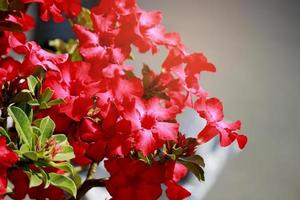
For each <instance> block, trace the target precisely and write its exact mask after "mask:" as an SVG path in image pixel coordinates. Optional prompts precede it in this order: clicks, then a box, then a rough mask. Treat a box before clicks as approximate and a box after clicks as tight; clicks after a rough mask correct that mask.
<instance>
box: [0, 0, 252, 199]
mask: <svg viewBox="0 0 300 200" xmlns="http://www.w3.org/2000/svg"><path fill="white" fill-rule="evenodd" d="M31 3H37V4H38V5H39V8H40V18H41V19H42V20H43V21H48V20H49V19H50V17H53V19H54V21H55V22H57V23H59V22H62V21H64V20H65V19H66V18H67V19H68V20H69V22H70V26H72V29H73V31H74V33H75V34H76V39H75V40H74V39H70V40H69V41H62V40H59V39H56V40H53V41H50V43H49V44H50V46H52V47H53V49H55V50H56V52H53V51H50V50H45V49H43V48H42V47H41V46H40V45H39V44H37V43H36V42H35V41H27V39H26V36H25V34H24V32H25V31H27V30H30V29H32V28H34V26H35V23H34V19H33V18H32V17H31V16H30V15H28V14H26V8H27V7H28V5H29V4H31ZM161 20H162V16H161V13H160V12H159V11H150V12H148V11H145V10H142V9H141V8H140V7H139V6H138V5H137V3H136V1H135V0H101V1H100V3H99V4H98V5H96V6H95V7H93V8H92V9H90V10H89V9H86V8H83V7H82V6H81V5H80V1H79V0H75V1H72V2H71V1H66V0H11V1H6V0H0V45H1V49H0V109H1V128H0V134H1V135H2V136H1V137H0V171H1V175H0V199H1V198H4V197H5V196H6V195H9V196H10V197H11V198H13V199H23V198H24V197H25V196H26V195H29V196H30V197H31V198H33V199H47V198H49V199H65V198H68V194H69V195H71V196H74V197H73V198H76V199H79V198H81V197H82V196H83V195H84V194H85V192H86V191H87V190H88V189H90V188H92V187H93V186H99V185H101V186H104V187H106V189H107V191H108V192H109V193H110V195H111V197H112V199H117V200H128V199H142V198H146V199H149V200H152V199H153V200H155V199H158V198H159V197H160V196H161V195H162V193H163V192H165V193H166V196H167V197H168V198H169V199H170V200H180V199H186V198H187V197H189V196H190V195H191V193H190V192H189V191H187V190H186V189H185V188H183V187H182V186H180V184H179V183H178V182H179V181H180V180H181V179H182V178H184V177H185V176H186V174H187V173H188V172H191V173H193V174H194V175H195V176H196V177H197V178H198V179H199V180H204V171H203V167H204V165H205V164H204V161H203V159H202V157H201V156H200V155H197V154H196V148H197V146H199V145H202V144H204V143H206V142H208V141H209V140H211V139H212V138H214V137H215V136H217V135H219V138H220V145H221V146H228V145H230V144H231V143H232V142H234V141H235V140H236V141H237V143H238V145H239V147H240V148H241V149H243V148H244V146H245V145H246V143H247V137H246V136H245V135H243V134H239V133H238V132H239V130H240V126H241V123H240V121H236V122H233V123H229V122H226V121H224V115H223V106H222V103H221V101H220V100H219V99H217V98H216V97H213V98H212V97H209V94H208V92H207V91H205V90H204V89H203V87H202V86H201V85H200V84H199V74H200V73H202V72H204V71H207V72H215V71H216V68H215V66H214V65H213V64H212V63H210V62H209V61H208V60H207V58H206V57H205V56H204V55H203V54H202V53H198V52H196V53H189V52H187V51H186V49H185V46H184V44H183V43H182V41H181V38H180V36H179V34H178V33H175V32H167V31H166V29H165V27H164V26H163V25H161ZM160 47H164V48H166V50H167V51H168V55H167V57H166V58H165V60H164V61H163V63H162V65H161V70H160V72H158V73H156V72H154V71H153V70H152V69H151V68H150V67H149V66H148V65H146V64H145V65H144V66H141V67H140V68H141V69H140V70H141V72H142V73H141V76H138V75H137V74H136V73H135V72H136V71H135V70H136V69H137V67H135V66H133V65H132V64H130V62H128V61H129V60H132V59H133V54H132V49H133V48H136V49H137V51H138V52H139V53H146V52H149V51H150V52H151V53H152V54H153V56H154V55H155V54H157V53H159V48H160ZM12 51H13V52H15V53H17V54H20V55H22V59H21V60H20V59H19V60H17V59H15V58H13V57H12V56H11V54H10V52H12ZM138 67H139V66H138ZM186 108H192V109H194V110H195V111H196V112H197V113H198V114H199V120H200V118H203V119H205V120H206V122H207V124H206V126H205V128H204V129H203V130H202V131H201V132H200V133H189V134H190V135H191V134H194V135H195V137H194V138H192V137H191V138H187V137H186V136H185V135H184V133H181V132H180V131H179V129H180V124H179V123H178V121H177V120H176V118H177V116H178V115H180V114H181V113H182V112H183V111H184V110H185V109H186ZM8 119H12V120H13V122H14V123H13V125H12V126H10V125H9V123H8V122H7V121H8ZM102 161H103V162H104V166H105V169H106V170H107V171H108V172H109V174H110V177H108V178H103V179H97V180H96V179H93V172H94V171H95V170H94V169H95V166H97V165H98V164H99V163H100V162H102ZM75 166H77V168H78V167H80V169H85V168H90V170H89V173H88V178H87V179H86V180H84V181H83V182H82V181H81V180H80V176H79V175H78V174H77V170H76V169H75ZM91 180H93V181H91ZM8 181H9V182H10V183H11V184H8ZM91 183H93V184H94V185H93V184H91ZM162 184H164V185H165V186H166V190H165V191H163V190H162V187H161V186H162ZM8 185H12V186H13V188H10V187H8ZM63 191H65V192H67V193H68V194H65V193H64V192H63ZM37 192H38V193H37ZM76 196H77V197H76Z"/></svg>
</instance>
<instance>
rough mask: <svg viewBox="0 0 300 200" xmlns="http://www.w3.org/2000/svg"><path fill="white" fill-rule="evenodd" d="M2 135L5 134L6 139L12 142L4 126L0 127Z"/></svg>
mask: <svg viewBox="0 0 300 200" xmlns="http://www.w3.org/2000/svg"><path fill="white" fill-rule="evenodd" d="M0 135H2V136H5V137H6V139H7V140H8V141H9V142H11V139H10V137H9V135H8V133H7V131H6V130H5V129H4V128H3V127H0Z"/></svg>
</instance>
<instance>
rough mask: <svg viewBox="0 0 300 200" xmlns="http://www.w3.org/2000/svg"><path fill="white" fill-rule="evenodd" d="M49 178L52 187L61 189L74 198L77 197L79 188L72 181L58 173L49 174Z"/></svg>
mask: <svg viewBox="0 0 300 200" xmlns="http://www.w3.org/2000/svg"><path fill="white" fill-rule="evenodd" d="M49 177H50V184H51V185H54V186H56V187H58V188H61V189H62V190H64V191H66V192H68V193H69V194H71V195H72V196H73V197H76V193H77V188H76V185H75V183H74V181H73V180H72V179H70V178H69V177H67V176H64V175H60V174H56V173H49Z"/></svg>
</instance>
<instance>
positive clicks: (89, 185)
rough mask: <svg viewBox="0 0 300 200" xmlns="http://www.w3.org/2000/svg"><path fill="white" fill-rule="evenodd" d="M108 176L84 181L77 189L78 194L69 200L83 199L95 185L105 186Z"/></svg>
mask: <svg viewBox="0 0 300 200" xmlns="http://www.w3.org/2000/svg"><path fill="white" fill-rule="evenodd" d="M106 180H107V179H106V178H101V179H90V180H86V181H84V183H83V184H82V185H81V186H80V187H79V189H78V190H77V196H76V198H75V197H71V198H69V200H79V199H81V198H82V197H83V196H84V195H85V194H86V193H87V192H88V191H89V190H90V189H92V188H94V187H105V181H106Z"/></svg>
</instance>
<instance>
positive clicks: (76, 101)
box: [44, 61, 100, 121]
mask: <svg viewBox="0 0 300 200" xmlns="http://www.w3.org/2000/svg"><path fill="white" fill-rule="evenodd" d="M90 69H91V66H90V65H89V64H88V63H85V62H71V61H68V62H66V63H65V64H63V65H61V66H60V68H59V71H60V73H58V72H48V73H47V75H46V80H45V84H44V88H47V87H50V88H51V89H53V90H54V95H53V98H62V99H64V100H65V103H64V104H62V105H60V109H59V111H60V112H61V113H64V114H65V115H67V116H68V117H69V118H71V119H73V120H75V121H80V119H81V118H82V117H84V116H86V114H87V113H88V111H89V109H90V108H91V107H92V106H93V100H92V96H94V95H95V94H96V93H97V92H98V91H99V90H100V82H99V81H94V80H93V79H92V78H91V76H90Z"/></svg>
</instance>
